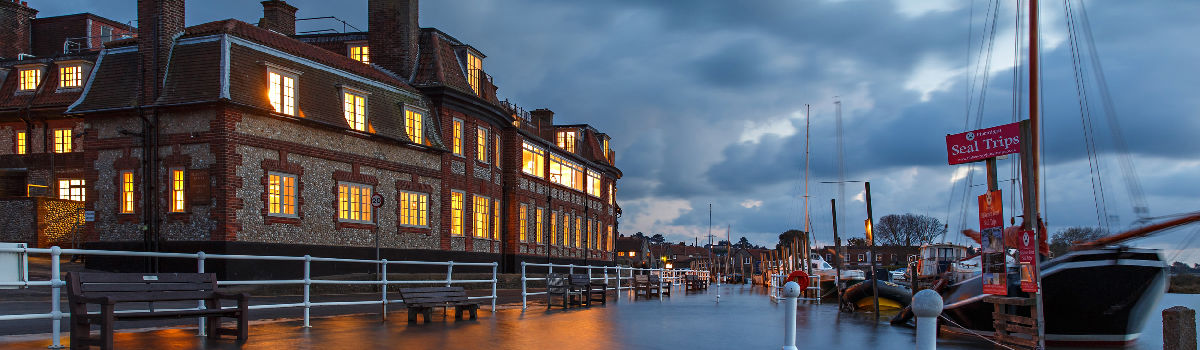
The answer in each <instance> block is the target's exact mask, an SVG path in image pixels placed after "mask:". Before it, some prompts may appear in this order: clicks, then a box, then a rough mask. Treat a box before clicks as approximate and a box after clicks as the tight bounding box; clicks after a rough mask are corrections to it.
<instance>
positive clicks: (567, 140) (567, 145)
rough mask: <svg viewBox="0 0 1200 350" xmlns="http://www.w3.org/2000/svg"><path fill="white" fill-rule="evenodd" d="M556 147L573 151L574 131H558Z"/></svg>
mask: <svg viewBox="0 0 1200 350" xmlns="http://www.w3.org/2000/svg"><path fill="white" fill-rule="evenodd" d="M558 148H562V149H564V150H567V152H571V153H575V132H574V131H559V132H558Z"/></svg>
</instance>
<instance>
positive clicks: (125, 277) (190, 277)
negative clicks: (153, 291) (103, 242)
mask: <svg viewBox="0 0 1200 350" xmlns="http://www.w3.org/2000/svg"><path fill="white" fill-rule="evenodd" d="M78 275H79V281H80V282H82V283H139V282H158V283H211V282H212V281H215V280H216V279H217V278H216V274H213V273H108V272H80V273H79V274H78Z"/></svg>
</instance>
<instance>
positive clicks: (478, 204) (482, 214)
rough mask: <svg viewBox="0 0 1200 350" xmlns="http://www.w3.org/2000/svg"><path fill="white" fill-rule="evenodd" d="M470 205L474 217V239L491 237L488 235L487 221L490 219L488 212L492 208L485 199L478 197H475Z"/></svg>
mask: <svg viewBox="0 0 1200 350" xmlns="http://www.w3.org/2000/svg"><path fill="white" fill-rule="evenodd" d="M471 203H472V205H473V209H474V211H473V212H472V213H473V214H474V215H475V226H474V229H475V238H488V237H489V236H491V235H490V234H488V231H489V230H488V221H489V219H491V215H490V214H489V211H491V210H490V209H491V207H492V206H491V204H490V203H488V198H487V197H484V196H480V195H475V196H474V197H473V198H472V201H471Z"/></svg>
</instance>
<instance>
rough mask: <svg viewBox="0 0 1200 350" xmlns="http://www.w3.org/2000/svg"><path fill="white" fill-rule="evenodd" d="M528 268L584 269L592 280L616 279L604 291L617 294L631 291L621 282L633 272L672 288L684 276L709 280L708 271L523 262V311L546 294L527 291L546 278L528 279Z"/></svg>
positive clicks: (573, 271) (551, 271) (570, 270)
mask: <svg viewBox="0 0 1200 350" xmlns="http://www.w3.org/2000/svg"><path fill="white" fill-rule="evenodd" d="M530 266H534V267H545V268H547V270H546V274H550V273H553V272H554V268H555V267H565V268H567V273H575V269H576V268H582V269H586V270H587V271H588V276H590V277H589V278H590V279H592V280H604V281H605V282H606V283H607V282H608V281H609V280H613V279H616V282H617V283H616V286H615V287H614V286H612V283H609V287H607V288H606V291H608V290H615V291H618V292H619V291H621V290H628V289H633V286H631V285H626V286H622V285H621V280H622V279H626V278H628V279H632V278H633V275H634V272H635V271H641V272H645V273H646V274H652V273H657V274H658V275H659V276H662V278H663V279H665V280H669V281H671V286H672V287H677V286H679V279H681V278H683V276H685V275H699V276H703V277H704V278H705V279H707V278H709V274H708V271H699V270H691V269H661V268H641V267H623V266H597V265H574V264H548V263H531V262H524V261H523V262H521V310H525V309H527V308H529V302H528V297H529V296H531V295H544V294H546V292H544V291H543V292H530V291H529V284H528V282H529V281H545V280H546V277H529V275H528V271H527V270H526V268H527V267H530ZM596 269H599V270H602V271H603V272H604V276H603V277H596V276H594V275H592V271H593V270H596ZM609 271H613V272H615V276H609V275H608V272H609ZM625 271H627V272H628V273H629V274H628V275H625V274H624V273H625Z"/></svg>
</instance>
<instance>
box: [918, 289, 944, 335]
mask: <svg viewBox="0 0 1200 350" xmlns="http://www.w3.org/2000/svg"><path fill="white" fill-rule="evenodd" d="M942 302H943V301H942V296H941V295H938V293H937V292H934V291H933V290H930V289H925V290H922V291H920V292H917V295H914V296H913V299H912V311H913V314H914V315H916V316H917V350H933V349H937V318H938V315H941V314H942Z"/></svg>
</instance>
